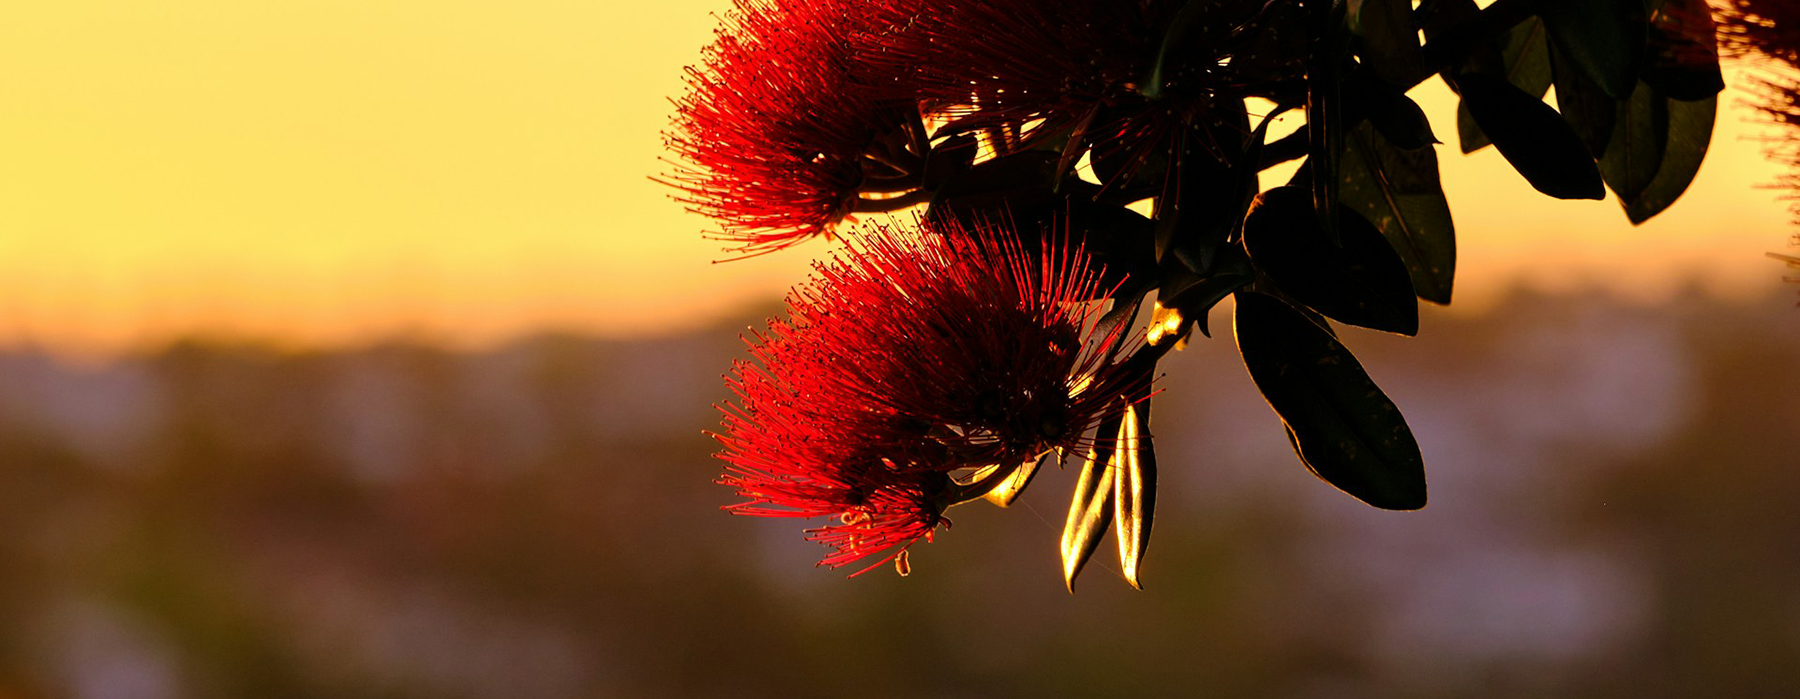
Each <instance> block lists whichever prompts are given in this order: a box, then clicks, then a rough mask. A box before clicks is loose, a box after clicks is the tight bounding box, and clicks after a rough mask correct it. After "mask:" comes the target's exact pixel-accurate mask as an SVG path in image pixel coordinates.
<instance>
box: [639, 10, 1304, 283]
mask: <svg viewBox="0 0 1800 699" xmlns="http://www.w3.org/2000/svg"><path fill="white" fill-rule="evenodd" d="M1270 8H1273V9H1270ZM1296 22H1297V16H1296V15H1295V11H1294V8H1293V6H1292V4H1291V3H1269V2H1267V1H1266V0H1213V1H1211V2H1195V3H1188V2H1182V1H1178V0H1127V1H1125V2H1120V3H1109V2H1094V1H1093V0H1031V1H1027V0H941V1H934V2H925V1H924V0H736V4H735V9H734V10H733V11H731V12H730V13H728V14H727V15H726V17H725V19H724V22H723V26H722V27H721V28H720V29H719V30H718V32H717V35H716V37H715V39H714V42H713V43H712V45H711V46H709V47H707V48H706V50H705V53H704V60H703V62H702V64H701V65H700V66H697V67H695V68H691V69H689V76H688V91H687V94H686V95H685V96H683V97H682V98H681V99H680V100H679V101H678V102H677V115H676V118H675V123H674V124H673V127H672V128H671V130H670V132H669V133H668V135H666V136H665V140H666V142H667V146H668V149H669V150H670V151H671V152H673V153H675V154H677V155H679V156H680V162H678V163H676V164H675V165H674V170H673V172H671V173H670V174H669V176H668V180H669V183H670V184H672V185H674V186H675V187H677V188H678V189H680V190H681V193H680V194H679V195H677V197H676V198H677V200H679V201H681V202H683V203H685V204H687V205H688V206H689V207H690V208H691V209H692V210H694V211H697V212H699V213H701V214H703V215H706V216H707V217H709V218H711V219H713V220H714V221H716V222H717V223H718V225H719V226H720V228H721V230H720V231H719V233H718V235H719V237H720V238H722V239H724V240H725V241H727V242H728V244H729V246H730V247H729V248H728V249H729V250H731V251H732V252H734V253H737V254H758V253H763V252H769V251H773V250H776V249H780V248H783V247H787V246H789V245H792V244H794V243H796V242H799V241H801V240H805V239H807V238H811V237H815V236H818V235H821V234H830V233H832V232H834V231H835V230H837V229H838V228H839V227H840V226H842V224H843V223H844V222H845V221H847V220H852V219H854V218H855V217H856V216H857V215H858V214H864V213H877V212H894V211H900V210H903V209H906V208H908V207H911V206H914V205H917V204H920V203H924V202H926V201H928V200H929V199H930V198H931V196H932V194H931V193H930V192H929V186H928V185H929V184H930V182H929V180H930V179H931V178H930V177H928V170H931V171H935V172H938V173H942V172H947V171H948V170H950V169H951V168H950V167H948V166H946V165H944V164H934V163H931V162H928V161H929V160H930V158H931V157H932V156H933V155H945V154H948V155H950V156H951V157H949V158H947V159H949V160H961V161H963V162H965V163H966V161H967V160H968V159H970V158H972V157H974V155H975V151H974V149H973V148H970V147H967V145H966V144H968V143H970V142H972V141H973V139H974V138H975V137H979V138H980V139H981V140H982V141H983V142H984V143H985V144H986V145H987V146H988V148H987V151H986V152H988V153H991V154H997V155H1004V154H1008V153H1013V152H1017V151H1020V150H1023V149H1025V148H1028V147H1032V146H1035V145H1037V144H1039V143H1041V142H1044V141H1047V140H1049V139H1052V138H1055V137H1059V136H1062V137H1071V136H1072V137H1071V138H1069V141H1068V142H1069V146H1068V148H1069V149H1070V150H1069V151H1068V152H1069V153H1070V154H1071V155H1073V154H1074V153H1075V151H1076V150H1080V149H1082V148H1085V147H1087V146H1088V145H1090V144H1091V145H1092V147H1093V148H1094V155H1095V157H1096V158H1102V159H1107V160H1109V161H1110V160H1118V161H1120V162H1124V163H1132V162H1135V161H1137V160H1141V159H1142V158H1143V157H1145V156H1146V155H1148V154H1150V153H1152V152H1156V151H1158V150H1167V148H1168V146H1169V145H1170V144H1171V142H1172V141H1171V139H1172V138H1173V136H1174V135H1175V134H1176V133H1178V132H1179V131H1181V130H1182V128H1184V127H1185V126H1187V125H1190V124H1193V123H1195V122H1196V121H1197V120H1201V119H1203V118H1205V117H1206V115H1207V114H1208V113H1209V112H1210V109H1211V107H1210V105H1211V104H1213V102H1214V101H1215V100H1220V99H1223V100H1225V101H1227V102H1230V101H1231V100H1241V98H1242V97H1244V96H1246V95H1253V94H1254V95H1269V94H1272V93H1271V92H1270V89H1271V88H1270V87H1269V86H1270V85H1271V84H1273V83H1276V82H1279V78H1280V77H1281V76H1287V75H1288V74H1289V73H1291V72H1292V71H1290V70H1287V69H1286V68H1287V67H1286V66H1284V65H1281V64H1279V62H1272V61H1252V60H1242V59H1245V58H1246V57H1247V56H1248V55H1249V54H1250V53H1252V52H1255V51H1258V50H1262V49H1266V47H1267V45H1268V44H1269V43H1270V42H1272V41H1285V40H1289V39H1292V38H1298V37H1299V34H1298V33H1297V32H1295V31H1292V27H1293V26H1295V25H1296ZM1171 23H1178V24H1180V26H1183V27H1192V28H1193V30H1192V31H1189V32H1182V33H1181V36H1183V37H1187V39H1186V40H1182V41H1176V42H1173V43H1171V42H1170V41H1169V40H1168V39H1166V38H1164V35H1165V31H1164V30H1163V29H1162V27H1165V26H1168V25H1170V24H1171ZM1190 35H1191V36H1190ZM1290 77H1291V76H1290ZM1290 82H1291V80H1290ZM1240 104H1241V102H1240ZM955 136H964V137H967V140H964V141H960V142H961V143H964V144H965V145H964V146H962V147H956V148H943V147H941V146H943V145H944V144H945V142H946V141H947V140H948V139H951V138H952V137H955ZM934 150H936V151H943V152H942V153H934ZM1071 162H1072V160H1071ZM928 165H930V166H932V167H928ZM1126 169H1127V170H1131V169H1135V166H1127V168H1126Z"/></svg>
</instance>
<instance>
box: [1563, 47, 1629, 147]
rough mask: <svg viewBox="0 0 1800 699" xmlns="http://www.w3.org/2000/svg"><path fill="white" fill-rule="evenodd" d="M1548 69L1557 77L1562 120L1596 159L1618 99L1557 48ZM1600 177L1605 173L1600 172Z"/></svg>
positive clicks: (1610, 130) (1612, 121)
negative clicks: (1576, 68) (1603, 89)
mask: <svg viewBox="0 0 1800 699" xmlns="http://www.w3.org/2000/svg"><path fill="white" fill-rule="evenodd" d="M1550 70H1551V73H1553V74H1555V76H1556V106H1557V109H1558V110H1559V111H1561V112H1562V115H1563V120H1564V121H1567V122H1569V128H1571V129H1574V130H1575V135H1576V136H1578V137H1580V138H1581V143H1582V145H1585V146H1587V149H1588V153H1589V154H1591V155H1592V156H1593V157H1594V159H1596V160H1598V159H1599V158H1600V157H1601V156H1602V155H1604V154H1605V153H1606V144H1607V143H1608V142H1610V141H1611V140H1612V134H1613V129H1614V128H1615V127H1616V126H1618V122H1619V107H1620V102H1619V101H1618V100H1615V99H1613V98H1611V97H1607V96H1606V93H1605V92H1602V91H1601V90H1600V86H1599V85H1596V84H1594V81H1592V80H1589V79H1588V78H1587V75H1585V74H1583V73H1582V72H1581V71H1579V70H1575V69H1574V67H1572V66H1571V65H1569V61H1568V59H1567V58H1564V57H1563V56H1562V54H1561V53H1560V52H1559V50H1558V49H1554V48H1552V49H1551V50H1550ZM1601 174H1602V175H1603V176H1604V175H1605V172H1602V173H1601Z"/></svg>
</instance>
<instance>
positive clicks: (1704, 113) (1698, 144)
mask: <svg viewBox="0 0 1800 699" xmlns="http://www.w3.org/2000/svg"><path fill="white" fill-rule="evenodd" d="M1638 91H1639V92H1648V93H1652V94H1654V93H1655V92H1656V91H1655V90H1654V89H1653V88H1651V87H1650V86H1648V85H1639V86H1638ZM1653 99H1659V100H1660V101H1661V102H1662V103H1663V108H1662V110H1661V113H1662V114H1664V115H1665V119H1664V121H1663V123H1664V124H1665V125H1666V132H1667V133H1666V136H1667V140H1666V141H1665V143H1664V145H1663V152H1662V158H1661V160H1660V162H1659V163H1658V165H1657V168H1656V174H1655V175H1654V176H1652V177H1651V178H1650V181H1649V182H1647V183H1645V184H1644V186H1643V187H1642V188H1641V189H1640V190H1639V191H1638V193H1637V196H1635V197H1631V198H1626V197H1624V196H1623V195H1621V196H1620V197H1619V203H1620V204H1621V205H1622V206H1624V207H1625V217H1626V218H1628V219H1630V220H1631V222H1632V223H1633V224H1639V223H1643V222H1645V221H1648V220H1650V218H1651V217H1653V216H1655V215H1657V214H1659V213H1662V211H1663V210H1664V209H1667V208H1669V205H1671V204H1674V203H1675V200H1676V199H1677V198H1679V197H1680V196H1681V194H1682V193H1683V192H1686V191H1687V188H1688V185H1689V184H1690V183H1692V182H1693V181H1694V175H1695V174H1696V173H1698V172H1699V171H1700V163H1701V161H1703V160H1705V159H1706V150H1707V147H1708V146H1709V145H1710V144H1711V143H1712V133H1713V121H1714V119H1715V118H1716V116H1717V112H1718V104H1719V98H1718V97H1717V96H1714V97H1709V98H1706V99H1704V100H1701V101H1697V102H1685V101H1681V100H1675V99H1669V98H1653ZM1632 101H1633V102H1634V103H1635V102H1636V101H1637V100H1636V98H1635V97H1634V98H1633V100H1632ZM1607 157H1609V158H1610V157H1612V153H1611V152H1610V149H1609V152H1608V153H1607ZM1601 165H1602V166H1603V167H1604V166H1605V165H1606V161H1605V160H1602V161H1601Z"/></svg>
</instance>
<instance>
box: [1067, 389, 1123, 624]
mask: <svg viewBox="0 0 1800 699" xmlns="http://www.w3.org/2000/svg"><path fill="white" fill-rule="evenodd" d="M1122 422H1124V416H1123V414H1122V413H1121V414H1120V415H1119V416H1117V417H1109V418H1107V419H1106V420H1104V421H1102V422H1101V423H1100V427H1099V430H1098V431H1097V432H1096V433H1095V434H1096V435H1097V436H1096V438H1095V440H1094V441H1095V444H1094V448H1093V450H1091V451H1089V452H1088V458H1087V462H1086V463H1084V464H1082V466H1081V475H1080V476H1079V477H1078V478H1077V479H1076V481H1075V493H1074V496H1073V497H1072V498H1070V500H1069V519H1068V521H1067V522H1065V523H1064V524H1063V533H1062V543H1061V547H1060V548H1061V550H1062V564H1063V583H1064V584H1065V585H1067V586H1068V588H1069V591H1070V592H1074V591H1075V576H1077V575H1080V574H1081V569H1082V567H1083V566H1086V565H1087V562H1088V559H1089V558H1092V557H1093V555H1094V549H1095V548H1096V547H1098V546H1099V545H1100V537H1101V536H1102V535H1104V534H1105V533H1106V527H1107V525H1110V524H1112V516H1113V510H1112V505H1113V472H1114V470H1115V469H1113V468H1112V462H1113V440H1110V439H1104V436H1105V435H1113V434H1118V431H1119V425H1120V424H1121V423H1122Z"/></svg>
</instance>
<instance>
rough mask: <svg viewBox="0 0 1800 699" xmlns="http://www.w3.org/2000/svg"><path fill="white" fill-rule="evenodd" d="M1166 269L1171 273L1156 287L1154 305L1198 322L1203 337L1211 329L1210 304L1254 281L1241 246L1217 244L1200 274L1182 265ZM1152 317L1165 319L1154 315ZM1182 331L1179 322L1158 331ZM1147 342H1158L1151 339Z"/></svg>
mask: <svg viewBox="0 0 1800 699" xmlns="http://www.w3.org/2000/svg"><path fill="white" fill-rule="evenodd" d="M1169 267H1171V266H1169V265H1165V269H1167V268H1169ZM1170 271H1171V273H1170V274H1168V275H1166V276H1165V277H1164V278H1163V283H1162V285H1161V286H1160V287H1159V288H1158V289H1157V292H1156V293H1157V297H1156V303H1157V305H1158V306H1160V307H1162V308H1164V309H1168V310H1171V311H1174V312H1175V313H1176V314H1178V315H1179V316H1180V317H1181V318H1182V319H1183V321H1184V323H1185V322H1191V323H1195V324H1198V325H1199V326H1200V332H1201V334H1203V335H1206V336H1207V337H1212V331H1211V330H1210V329H1209V328H1208V327H1207V320H1206V319H1207V312H1208V311H1211V310H1212V307H1213V306H1216V305H1218V303H1219V302H1220V301H1223V300H1225V297H1227V296H1230V295H1231V294H1232V293H1233V292H1235V291H1237V290H1238V289H1242V288H1244V287H1246V286H1249V285H1250V283H1251V282H1254V281H1256V270H1255V269H1254V268H1252V267H1251V266H1250V259H1249V258H1247V257H1245V256H1244V252H1243V250H1242V249H1241V248H1239V247H1237V246H1228V247H1225V248H1221V249H1220V250H1219V255H1218V257H1217V259H1215V260H1214V261H1213V265H1212V268H1211V269H1210V270H1209V271H1208V273H1207V275H1206V276H1204V277H1201V276H1198V275H1195V274H1193V273H1192V272H1190V271H1187V270H1186V269H1185V268H1177V269H1172V270H1170ZM1155 320H1157V321H1162V320H1165V319H1164V318H1157V319H1155ZM1185 331H1186V326H1185V325H1183V326H1182V327H1179V328H1174V329H1170V328H1164V330H1163V332H1162V334H1163V335H1166V336H1169V337H1173V338H1177V339H1179V338H1180V337H1182V336H1184V335H1185V334H1186V332H1185ZM1150 344H1152V345H1157V344H1161V343H1160V342H1151V343H1150Z"/></svg>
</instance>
